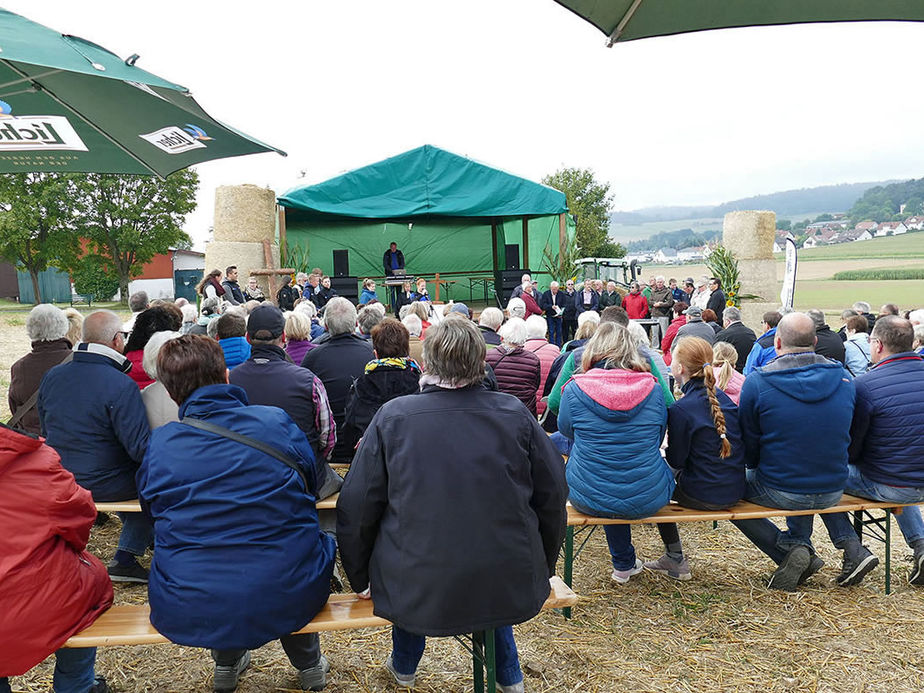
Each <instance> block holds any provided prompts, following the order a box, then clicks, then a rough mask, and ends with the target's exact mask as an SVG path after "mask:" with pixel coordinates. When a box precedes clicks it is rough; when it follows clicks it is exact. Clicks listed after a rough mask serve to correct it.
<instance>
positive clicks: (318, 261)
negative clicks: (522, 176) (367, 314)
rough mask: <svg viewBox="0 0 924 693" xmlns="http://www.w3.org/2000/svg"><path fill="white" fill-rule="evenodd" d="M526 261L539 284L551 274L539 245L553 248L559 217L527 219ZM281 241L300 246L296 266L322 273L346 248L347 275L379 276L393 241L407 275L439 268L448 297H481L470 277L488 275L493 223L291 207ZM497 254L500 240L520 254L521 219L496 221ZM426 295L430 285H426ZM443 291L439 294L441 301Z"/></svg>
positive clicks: (501, 250) (428, 273)
mask: <svg viewBox="0 0 924 693" xmlns="http://www.w3.org/2000/svg"><path fill="white" fill-rule="evenodd" d="M565 218H566V223H567V233H568V238H569V239H571V238H573V237H574V222H573V220H572V218H571V217H570V216H568V215H566V217H565ZM527 224H528V231H527V241H528V245H529V248H528V252H529V257H528V260H529V262H528V266H529V268H530V269H532V270H533V271H534V272H535V273H538V276H536V275H534V276H535V278H536V279H537V280H538V281H539V284H540V286H542V287H543V288H545V286H547V285H548V282H549V281H551V278H550V277H549V275H548V274H546V273H544V272H543V271H542V270H543V269H544V266H545V263H544V261H543V250H544V249H545V247H546V245H549V246H550V247H551V248H552V252H553V253H555V254H557V253H558V246H559V216H558V215H557V214H556V215H546V216H541V217H532V218H530V219H529V220H528V222H527ZM285 225H286V242H287V245H288V248H289V250H290V252H291V251H292V250H293V249H304V252H305V253H306V254H307V257H308V260H307V262H306V263H305V264H306V266H305V267H298V268H296V269H298V270H305V271H310V269H311V268H313V267H320V268H321V269H322V270H323V271H324V272H325V273H328V274H330V273H331V272H332V270H333V253H332V251H334V250H337V249H344V250H348V251H349V253H350V255H349V259H350V274H351V275H353V276H356V277H359V278H360V280H361V279H362V278H364V277H373V278H377V279H379V280H381V278H382V277H383V276H384V269H383V267H382V255H383V254H384V253H385V251H386V250H387V249H388V244H389V243H391V242H392V241H394V242H396V243H397V244H398V248H400V249H401V251H402V252H403V253H404V258H405V263H406V269H407V272H408V274H409V275H414V276H423V277H426V278H427V279H432V278H433V276H434V274H436V273H437V272H439V273H440V279H441V280H446V281H454V282H456V283H455V284H454V285H452V287H451V289H450V296H451V298H452V299H453V300H456V301H468V300H471V299H474V300H483V299H484V287H483V286H482V285H478V284H476V285H475V286H474V287H472V286H471V283H470V279H471V278H478V277H481V278H489V279H493V271H494V259H493V255H492V247H491V246H492V230H491V229H492V227H491V222H490V220H489V219H483V218H430V219H428V220H426V221H413V222H404V221H401V222H398V221H373V220H369V219H344V220H331V219H323V220H320V219H316V218H315V219H311V218H305V217H304V216H301V215H300V214H299V212H297V211H295V210H291V209H289V210H286V221H285ZM497 229H498V233H497V245H498V248H497V253H498V256H497V257H498V259H499V261H500V262H501V263H503V259H504V245H505V244H515V245H517V246H519V247H520V257H521V258H522V254H523V221H522V219H520V218H506V219H504V220H503V221H502V223H499V224H498V225H497ZM377 291H378V295H379V300H381V301H383V302H385V301H386V296H385V289H384V286H382V285H381V284H379V285H378V286H377ZM430 291H431V295H432V294H433V285H432V284H431V286H430ZM446 298H447V297H446V295H445V290H441V292H440V299H441V300H444V301H445V300H446Z"/></svg>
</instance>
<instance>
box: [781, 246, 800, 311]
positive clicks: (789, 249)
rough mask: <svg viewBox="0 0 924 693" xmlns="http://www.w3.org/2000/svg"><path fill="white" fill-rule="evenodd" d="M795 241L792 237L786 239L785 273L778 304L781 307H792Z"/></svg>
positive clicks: (794, 285) (794, 287) (794, 284)
mask: <svg viewBox="0 0 924 693" xmlns="http://www.w3.org/2000/svg"><path fill="white" fill-rule="evenodd" d="M797 264H798V258H797V257H796V242H795V241H794V240H793V239H792V237H790V238H787V239H786V275H785V276H784V277H783V290H782V291H780V305H781V306H782V307H783V308H792V302H793V297H794V296H795V293H796V265H797Z"/></svg>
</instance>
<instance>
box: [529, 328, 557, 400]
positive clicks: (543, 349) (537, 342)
mask: <svg viewBox="0 0 924 693" xmlns="http://www.w3.org/2000/svg"><path fill="white" fill-rule="evenodd" d="M523 348H524V349H526V351H531V352H533V353H534V354H535V355H536V356H538V357H539V389H538V390H536V413H537V414H539V416H542V412H544V411H545V406H546V405H545V402H543V401H542V391H543V390H544V389H545V381H546V380H547V379H548V377H549V371H550V370H551V369H552V362H553V361H555V359H556V358H557V357H558V356H560V355H561V350H560V349H559V348H558V347H557V346H555V345H554V344H549V342H548V340H546V339H542V338H540V337H537V338H536V339H527V340H526V344H524V345H523Z"/></svg>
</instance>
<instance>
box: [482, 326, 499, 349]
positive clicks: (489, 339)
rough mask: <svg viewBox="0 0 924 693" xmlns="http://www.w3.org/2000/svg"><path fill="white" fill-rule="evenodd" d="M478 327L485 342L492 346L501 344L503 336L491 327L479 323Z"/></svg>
mask: <svg viewBox="0 0 924 693" xmlns="http://www.w3.org/2000/svg"><path fill="white" fill-rule="evenodd" d="M478 329H479V330H480V331H481V337H482V339H484V343H485V344H488V345H490V346H500V343H501V338H500V335H499V334H497V332H495V331H494V330H492V329H491V328H490V327H485V326H484V325H479V326H478Z"/></svg>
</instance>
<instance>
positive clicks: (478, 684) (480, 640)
mask: <svg viewBox="0 0 924 693" xmlns="http://www.w3.org/2000/svg"><path fill="white" fill-rule="evenodd" d="M472 684H473V688H474V690H475V693H484V631H478V632H477V633H472Z"/></svg>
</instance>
